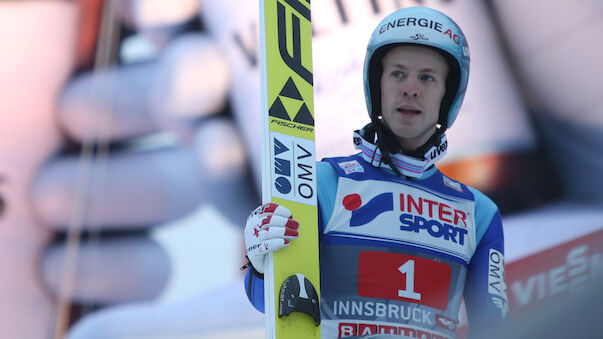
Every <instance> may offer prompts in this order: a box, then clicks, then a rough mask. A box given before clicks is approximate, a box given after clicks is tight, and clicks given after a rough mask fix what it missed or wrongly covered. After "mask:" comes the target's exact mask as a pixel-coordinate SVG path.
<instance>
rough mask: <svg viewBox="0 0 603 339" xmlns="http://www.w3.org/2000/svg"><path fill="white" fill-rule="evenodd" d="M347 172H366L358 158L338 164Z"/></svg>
mask: <svg viewBox="0 0 603 339" xmlns="http://www.w3.org/2000/svg"><path fill="white" fill-rule="evenodd" d="M338 165H339V167H341V169H343V171H344V172H345V174H352V173H364V167H362V165H360V163H359V162H358V161H356V160H352V161H346V162H342V163H339V164H338Z"/></svg>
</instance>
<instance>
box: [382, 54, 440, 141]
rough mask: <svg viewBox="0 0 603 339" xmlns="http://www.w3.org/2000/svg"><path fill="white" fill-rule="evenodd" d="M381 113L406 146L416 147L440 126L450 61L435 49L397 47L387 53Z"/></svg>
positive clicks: (384, 61) (384, 65)
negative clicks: (441, 107)
mask: <svg viewBox="0 0 603 339" xmlns="http://www.w3.org/2000/svg"><path fill="white" fill-rule="evenodd" d="M382 62H383V74H382V75H381V115H382V116H383V120H384V122H385V124H386V125H387V126H388V127H389V128H390V129H391V130H392V131H393V132H394V133H395V134H396V136H397V137H398V140H399V141H400V145H401V146H402V148H404V149H407V150H414V149H416V148H417V147H419V146H421V145H423V144H424V143H425V142H427V140H428V139H429V138H430V137H431V135H432V134H433V133H434V132H435V130H436V124H437V122H438V116H439V112H440V103H441V102H442V98H443V96H444V92H445V90H446V76H447V75H448V64H447V63H446V60H445V59H444V57H443V56H442V55H440V54H439V53H438V52H436V51H434V50H433V49H430V48H427V47H421V46H414V45H402V46H398V47H395V48H393V49H392V50H390V51H389V52H387V54H385V56H384V57H383V60H382Z"/></svg>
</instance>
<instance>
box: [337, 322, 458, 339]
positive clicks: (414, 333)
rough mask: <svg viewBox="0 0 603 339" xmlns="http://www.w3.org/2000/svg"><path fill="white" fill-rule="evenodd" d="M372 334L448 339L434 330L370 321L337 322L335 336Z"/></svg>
mask: <svg viewBox="0 0 603 339" xmlns="http://www.w3.org/2000/svg"><path fill="white" fill-rule="evenodd" d="M374 334H389V335H399V336H407V337H411V338H421V339H423V338H426V339H448V338H449V337H447V336H443V335H440V334H437V333H434V332H428V331H425V330H419V329H416V328H412V327H406V326H398V325H382V324H371V323H352V322H349V323H339V326H338V336H337V338H345V337H360V336H367V335H374Z"/></svg>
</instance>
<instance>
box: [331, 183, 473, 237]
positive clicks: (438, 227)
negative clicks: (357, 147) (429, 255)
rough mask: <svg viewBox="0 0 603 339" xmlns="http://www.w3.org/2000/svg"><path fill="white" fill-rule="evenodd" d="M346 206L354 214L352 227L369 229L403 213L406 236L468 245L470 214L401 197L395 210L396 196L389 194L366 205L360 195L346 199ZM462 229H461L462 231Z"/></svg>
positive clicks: (423, 200) (401, 217) (425, 199)
mask: <svg viewBox="0 0 603 339" xmlns="http://www.w3.org/2000/svg"><path fill="white" fill-rule="evenodd" d="M342 203H343V206H344V208H345V209H346V210H348V211H351V212H352V216H351V217H350V227H360V226H364V225H367V224H368V223H370V222H371V221H373V220H375V218H377V217H378V216H380V215H381V214H384V213H387V212H394V211H396V212H400V216H399V220H400V223H401V225H400V226H399V227H400V230H401V231H406V232H415V233H420V232H427V233H429V235H430V236H432V237H434V238H443V239H444V240H447V241H451V242H453V243H458V244H460V245H464V244H465V236H466V235H467V234H468V231H467V214H466V213H465V212H464V211H461V210H458V209H455V208H453V207H451V206H449V205H448V204H446V203H443V202H441V201H436V200H430V199H427V198H423V197H415V196H413V195H411V194H404V193H401V194H400V203H399V206H398V207H397V208H394V193H392V192H387V193H381V194H379V195H376V196H374V197H373V198H371V199H370V200H369V201H367V202H366V203H363V201H362V197H361V196H360V194H357V193H354V194H348V195H347V196H345V197H344V198H343V202H342ZM459 226H460V227H459Z"/></svg>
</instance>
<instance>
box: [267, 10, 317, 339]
mask: <svg viewBox="0 0 603 339" xmlns="http://www.w3.org/2000/svg"><path fill="white" fill-rule="evenodd" d="M259 15H260V72H261V73H260V85H261V88H260V95H261V99H260V103H261V114H262V137H263V147H262V201H263V202H264V203H267V202H270V201H272V202H275V203H278V204H280V205H284V206H286V207H287V208H289V209H290V210H291V212H292V213H293V217H294V218H295V219H296V220H297V221H299V223H300V225H301V226H300V230H299V232H300V236H299V238H298V239H296V240H293V242H294V243H293V246H289V247H287V248H284V249H282V250H280V251H277V252H276V253H275V254H274V255H272V254H271V255H269V256H267V258H266V262H265V266H264V267H265V272H264V293H265V301H264V305H265V316H266V338H270V339H297V338H299V339H301V338H303V339H319V338H320V326H317V325H316V323H315V320H314V319H313V318H312V317H311V316H310V315H308V314H306V313H300V312H293V313H291V314H289V315H288V316H284V317H282V318H279V312H278V307H279V302H278V296H279V291H280V289H281V286H282V284H283V282H284V281H285V279H286V278H287V277H290V276H292V275H296V274H303V276H305V278H307V279H308V280H309V281H310V282H311V283H312V286H313V287H314V288H315V290H316V293H317V295H318V296H320V276H319V261H318V210H317V203H316V202H317V200H316V154H315V152H316V151H315V146H314V92H313V90H314V87H313V73H312V26H311V17H310V1H309V0H260V13H259ZM300 279H301V278H300ZM300 279H294V280H295V281H301V280H300Z"/></svg>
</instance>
